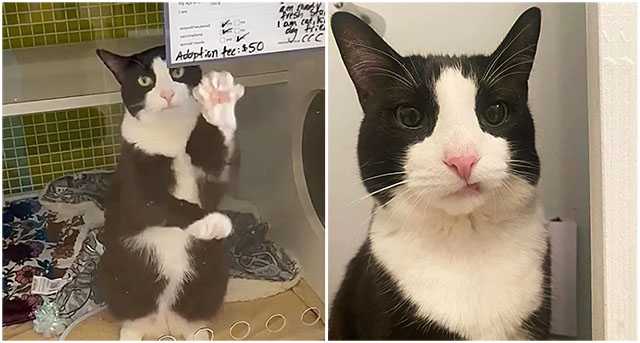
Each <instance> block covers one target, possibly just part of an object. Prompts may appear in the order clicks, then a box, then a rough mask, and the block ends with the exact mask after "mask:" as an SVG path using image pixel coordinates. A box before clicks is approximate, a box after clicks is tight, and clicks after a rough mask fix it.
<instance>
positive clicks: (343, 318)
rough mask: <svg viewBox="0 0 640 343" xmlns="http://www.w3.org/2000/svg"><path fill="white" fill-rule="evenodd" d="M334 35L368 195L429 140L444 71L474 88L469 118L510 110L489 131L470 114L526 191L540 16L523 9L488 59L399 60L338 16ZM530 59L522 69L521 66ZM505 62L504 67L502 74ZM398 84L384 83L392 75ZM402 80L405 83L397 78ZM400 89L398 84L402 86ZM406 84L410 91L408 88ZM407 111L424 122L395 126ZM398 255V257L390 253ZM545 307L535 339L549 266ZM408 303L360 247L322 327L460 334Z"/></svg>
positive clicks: (362, 28) (341, 336)
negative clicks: (357, 110) (495, 73)
mask: <svg viewBox="0 0 640 343" xmlns="http://www.w3.org/2000/svg"><path fill="white" fill-rule="evenodd" d="M331 24H332V30H333V34H334V37H335V40H336V43H337V46H338V48H339V50H340V53H341V56H342V59H343V61H344V64H345V66H346V67H347V72H348V73H349V76H350V77H351V79H352V80H353V83H354V86H355V88H356V91H357V95H358V98H359V100H360V104H361V106H362V109H363V111H364V114H365V115H364V118H363V120H362V123H361V127H360V132H359V136H358V151H357V152H358V161H359V167H360V176H361V178H362V179H363V180H364V181H363V183H364V186H365V188H366V189H367V191H368V192H369V193H374V192H375V191H376V190H380V189H383V188H385V187H387V186H390V185H393V184H395V183H398V182H400V181H402V180H404V175H403V174H398V175H391V176H387V177H384V178H377V177H375V176H376V175H385V174H388V173H394V172H396V173H399V172H402V171H403V157H404V153H405V151H406V149H407V147H408V146H410V145H413V144H415V143H417V142H420V141H422V140H424V139H425V138H426V137H428V136H430V135H431V133H432V132H433V129H434V127H435V124H436V122H437V117H438V104H437V101H435V100H434V98H435V91H434V84H433V83H434V80H437V79H438V76H439V75H440V73H441V71H442V70H443V69H444V68H446V67H451V66H455V67H457V68H459V69H460V70H461V72H462V74H463V75H464V76H465V77H469V78H472V79H475V80H476V81H477V84H478V94H477V96H476V112H477V113H482V111H483V109H484V108H486V106H488V105H489V104H491V103H495V102H496V101H503V102H505V103H507V104H508V106H509V109H510V110H511V116H510V117H509V118H510V122H509V123H508V124H507V125H504V126H501V127H498V128H494V127H491V126H490V125H485V123H484V122H483V119H482V117H480V116H478V120H479V123H480V126H481V128H482V130H483V131H485V132H488V133H490V134H491V135H493V136H497V137H504V138H505V139H506V140H507V141H508V142H509V143H510V144H512V148H511V149H512V150H511V151H512V154H513V158H514V159H517V160H521V161H527V162H528V163H527V164H523V163H516V164H512V163H510V162H509V171H510V173H512V174H514V175H518V176H519V177H521V178H522V179H525V180H526V181H527V182H529V183H530V184H532V185H536V184H537V182H538V179H539V175H540V166H539V159H538V155H537V153H536V149H535V129H534V126H533V119H532V116H531V113H530V112H529V108H528V105H527V101H528V79H529V73H530V71H531V68H532V65H533V58H534V56H535V52H536V47H537V42H538V36H539V32H540V10H539V9H537V8H531V9H529V10H528V11H526V12H525V13H524V14H523V15H522V16H521V17H520V18H519V19H518V21H516V23H515V24H514V26H513V27H512V29H511V30H510V31H509V33H508V34H507V36H506V37H505V39H504V40H503V42H502V43H501V44H500V45H499V47H498V48H497V49H496V51H495V52H494V53H493V54H491V55H489V56H485V55H475V56H441V55H427V56H420V55H411V56H404V57H403V56H401V55H399V54H398V53H397V52H396V51H395V50H394V49H393V48H391V47H390V46H389V45H388V44H387V43H386V42H385V41H384V40H383V39H382V38H380V37H379V36H378V35H377V34H376V33H375V31H373V29H371V28H370V27H369V26H368V25H366V24H365V23H364V22H362V21H361V20H360V19H358V18H357V17H355V16H353V15H351V14H349V13H346V12H337V13H336V14H334V15H333V17H332V22H331ZM518 51H522V54H520V55H519V56H518V59H517V60H516V61H517V62H518V63H520V62H521V63H520V64H519V65H518V66H515V67H514V68H513V69H512V71H514V72H517V73H516V74H513V75H510V77H506V78H504V79H501V80H498V81H497V82H496V83H495V84H490V83H491V82H490V81H491V80H490V79H488V80H485V79H483V75H484V73H485V71H487V69H488V68H489V67H490V65H491V64H492V62H493V63H494V66H495V65H500V64H502V63H503V62H505V60H506V59H507V58H508V57H509V56H512V55H514V54H515V53H517V52H518ZM528 60H530V61H529V62H527V61H528ZM511 64H513V61H512V62H511V63H507V66H510V65H511ZM389 72H391V73H395V75H396V76H399V77H393V76H390V73H389ZM399 78H403V79H404V81H403V80H399ZM403 83H404V85H403ZM407 83H409V84H410V85H411V87H406V84H407ZM401 105H407V106H411V107H413V108H416V109H417V110H418V111H420V112H422V113H423V114H424V119H423V122H422V125H421V127H420V128H419V129H415V130H407V129H406V128H405V127H402V125H401V124H399V123H398V120H397V118H396V117H395V116H394V114H395V113H394V111H396V109H397V108H398V107H399V106H401ZM373 196H374V197H375V199H376V201H377V203H378V204H384V203H387V202H388V201H390V200H392V198H393V193H392V192H391V191H382V192H377V193H376V194H374V195H373ZM398 253H399V254H401V253H402V252H398ZM543 267H544V274H545V277H544V283H543V285H542V287H543V288H544V293H545V295H546V296H545V299H544V301H543V303H542V304H541V305H540V308H539V309H538V310H537V311H535V313H532V314H531V315H530V317H529V319H528V320H527V321H526V323H523V325H522V327H523V328H524V329H525V330H526V331H528V332H529V336H530V337H531V338H534V339H544V338H546V337H547V336H548V334H549V321H550V302H549V295H550V281H549V278H550V262H549V254H548V253H547V256H546V258H545V262H544V266H543ZM415 313H416V305H415V304H412V303H411V301H410V300H409V299H407V298H405V297H404V296H403V295H402V294H401V293H400V291H399V290H398V287H397V284H396V281H394V280H393V279H392V278H391V275H390V274H389V272H388V271H387V270H386V269H385V266H384V265H382V264H380V263H379V262H378V261H377V260H376V258H375V256H374V255H373V254H372V253H371V251H370V242H369V241H368V240H367V241H366V242H365V243H364V244H363V245H362V247H361V248H360V250H359V252H358V254H357V255H356V256H355V257H354V258H353V259H352V260H351V262H350V263H349V266H348V269H347V271H346V274H345V278H344V280H343V282H342V285H341V287H340V289H339V291H338V293H337V294H336V297H335V299H334V302H333V305H332V308H331V313H330V321H329V339H331V340H361V339H367V340H375V339H384V340H390V339H391V340H411V339H416V340H429V339H433V340H457V339H463V337H461V336H460V335H459V334H457V333H455V332H450V331H448V330H447V329H446V328H445V327H443V326H442V325H440V324H438V323H436V322H433V321H426V320H425V319H422V318H418V317H416V316H415Z"/></svg>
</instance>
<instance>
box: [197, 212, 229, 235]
mask: <svg viewBox="0 0 640 343" xmlns="http://www.w3.org/2000/svg"><path fill="white" fill-rule="evenodd" d="M232 229H233V226H232V224H231V219H229V217H227V216H226V215H224V214H222V213H219V212H214V213H210V214H207V215H206V216H204V217H203V218H202V219H198V220H196V221H195V222H193V223H192V224H191V225H189V226H188V227H187V228H186V231H187V233H189V234H190V235H192V236H194V237H195V238H198V239H202V240H212V239H223V238H226V237H228V236H229V235H230V234H231V232H232Z"/></svg>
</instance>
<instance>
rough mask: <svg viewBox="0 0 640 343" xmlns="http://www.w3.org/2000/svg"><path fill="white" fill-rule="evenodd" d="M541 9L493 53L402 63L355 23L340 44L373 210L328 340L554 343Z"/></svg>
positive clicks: (345, 17) (340, 31) (344, 28)
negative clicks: (541, 154)
mask: <svg viewBox="0 0 640 343" xmlns="http://www.w3.org/2000/svg"><path fill="white" fill-rule="evenodd" d="M540 17H541V15H540V10H539V9H538V8H531V9H529V10H527V11H526V12H524V13H523V14H522V15H521V16H520V17H519V18H518V19H517V21H516V22H515V24H514V25H513V27H512V28H511V30H510V31H509V33H508V34H507V36H506V37H505V38H504V40H503V41H502V42H501V43H500V45H499V46H498V48H497V49H496V50H495V52H493V53H492V54H491V55H488V56H485V55H474V56H442V55H426V56H420V55H411V56H401V55H399V54H398V53H397V52H396V51H394V50H393V48H391V47H390V46H389V45H388V44H387V43H386V42H385V41H384V40H383V39H382V38H380V37H379V36H378V35H377V34H376V33H375V32H374V31H373V30H372V29H371V28H370V27H369V26H368V25H367V24H365V23H364V22H363V21H361V20H360V19H358V18H357V17H355V16H353V15H351V14H349V13H346V12H338V13H336V14H335V15H334V16H333V17H332V21H331V25H332V29H333V35H334V37H335V40H336V43H337V46H338V48H339V50H340V54H341V56H342V60H343V61H344V64H345V66H346V69H347V71H348V74H349V76H350V77H351V80H352V81H353V84H354V86H355V89H356V92H357V95H358V99H359V101H360V104H361V107H362V109H363V111H364V118H363V119H362V124H361V127H360V134H359V136H358V147H357V150H358V162H359V166H360V174H361V178H362V181H363V183H364V186H365V188H366V189H367V191H368V192H369V194H370V195H371V196H372V197H373V199H375V208H374V210H373V213H372V219H371V224H370V228H369V233H368V237H367V239H366V241H365V242H364V244H363V245H362V247H361V248H360V250H359V251H358V253H357V255H356V256H355V257H354V258H353V259H352V260H351V262H350V263H349V266H348V268H347V272H346V275H345V277H344V280H343V282H342V285H341V287H340V289H339V291H338V292H337V294H336V297H335V301H334V303H333V306H332V309H331V315H330V320H329V339H333V340H356V339H384V340H400V339H402V340H410V339H420V340H427V339H446V340H456V339H479V340H480V339H481V340H493V339H544V338H546V337H547V336H548V333H549V318H550V302H549V301H550V300H549V297H550V286H549V277H550V275H549V250H548V245H549V243H548V233H547V230H546V229H545V227H544V225H543V213H542V206H541V203H540V201H539V200H538V195H537V191H536V185H537V183H538V178H539V175H540V162H539V159H538V155H537V153H536V148H535V133H534V125H533V119H532V116H531V113H530V112H529V108H528V104H527V101H528V100H527V98H528V79H529V74H530V72H531V68H532V66H533V61H534V56H535V53H536V48H537V43H538V36H539V33H540Z"/></svg>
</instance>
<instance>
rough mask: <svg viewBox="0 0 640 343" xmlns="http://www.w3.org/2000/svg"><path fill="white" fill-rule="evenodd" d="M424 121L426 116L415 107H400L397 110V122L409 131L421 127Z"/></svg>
mask: <svg viewBox="0 0 640 343" xmlns="http://www.w3.org/2000/svg"><path fill="white" fill-rule="evenodd" d="M423 119H424V114H422V112H420V111H418V110H417V109H415V108H413V107H406V106H400V107H398V108H397V109H396V120H397V121H398V123H400V125H402V126H404V127H406V128H408V129H417V128H419V127H421V126H422V120H423Z"/></svg>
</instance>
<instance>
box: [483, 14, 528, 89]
mask: <svg viewBox="0 0 640 343" xmlns="http://www.w3.org/2000/svg"><path fill="white" fill-rule="evenodd" d="M539 36H540V9H539V8H537V7H531V8H529V9H528V10H526V11H525V12H524V13H522V14H521V15H520V17H518V20H516V22H515V23H514V24H513V27H511V30H509V33H507V36H506V37H505V38H504V40H503V41H502V43H500V45H499V46H498V48H497V49H496V51H495V52H494V53H493V54H491V62H490V63H489V66H488V67H487V70H486V72H485V76H484V79H485V81H486V82H487V83H489V84H492V83H495V82H498V81H500V80H505V81H519V82H527V80H528V79H529V74H530V73H531V68H532V67H533V60H534V57H535V55H536V50H537V47H538V38H539Z"/></svg>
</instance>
